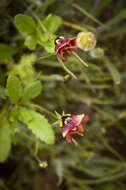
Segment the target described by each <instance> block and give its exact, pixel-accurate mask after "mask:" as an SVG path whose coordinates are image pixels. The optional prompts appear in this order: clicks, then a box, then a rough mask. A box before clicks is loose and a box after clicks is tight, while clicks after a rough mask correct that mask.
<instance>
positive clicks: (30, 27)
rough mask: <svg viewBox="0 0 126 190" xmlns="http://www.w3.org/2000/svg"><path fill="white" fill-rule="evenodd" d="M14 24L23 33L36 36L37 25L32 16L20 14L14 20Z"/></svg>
mask: <svg viewBox="0 0 126 190" xmlns="http://www.w3.org/2000/svg"><path fill="white" fill-rule="evenodd" d="M14 23H15V25H16V27H17V29H18V30H19V31H20V32H21V33H25V34H28V35H34V34H36V23H35V22H34V20H33V19H32V18H31V17H30V16H27V15H22V14H18V15H16V16H15V18H14Z"/></svg>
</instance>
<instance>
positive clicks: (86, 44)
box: [76, 32, 96, 51]
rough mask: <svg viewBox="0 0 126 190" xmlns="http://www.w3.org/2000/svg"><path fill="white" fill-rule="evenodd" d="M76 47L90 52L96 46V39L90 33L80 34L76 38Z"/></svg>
mask: <svg viewBox="0 0 126 190" xmlns="http://www.w3.org/2000/svg"><path fill="white" fill-rule="evenodd" d="M76 45H77V47H79V48H80V49H82V50H84V51H90V50H92V49H93V48H94V47H95V45H96V38H95V36H94V34H93V33H92V32H80V33H79V34H78V35H77V38H76Z"/></svg>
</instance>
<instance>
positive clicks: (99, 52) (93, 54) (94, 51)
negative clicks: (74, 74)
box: [90, 48, 104, 58]
mask: <svg viewBox="0 0 126 190" xmlns="http://www.w3.org/2000/svg"><path fill="white" fill-rule="evenodd" d="M90 56H91V57H93V58H101V57H102V56H104V50H103V49H102V48H94V49H92V50H91V51H90Z"/></svg>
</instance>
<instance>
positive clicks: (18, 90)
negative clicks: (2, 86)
mask: <svg viewBox="0 0 126 190" xmlns="http://www.w3.org/2000/svg"><path fill="white" fill-rule="evenodd" d="M7 89H8V96H9V98H10V101H11V103H12V104H16V103H17V102H18V100H19V99H20V97H21V95H22V87H21V82H20V80H19V78H18V77H16V76H9V77H8V79H7Z"/></svg>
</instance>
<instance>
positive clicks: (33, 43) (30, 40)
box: [24, 35, 37, 50]
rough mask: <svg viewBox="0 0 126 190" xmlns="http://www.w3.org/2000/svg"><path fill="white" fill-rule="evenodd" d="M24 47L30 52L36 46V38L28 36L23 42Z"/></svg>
mask: <svg viewBox="0 0 126 190" xmlns="http://www.w3.org/2000/svg"><path fill="white" fill-rule="evenodd" d="M24 45H25V46H26V47H27V48H29V49H30V50H34V49H35V48H36V45H37V38H36V37H35V36H33V35H31V36H28V37H27V38H26V40H25V42H24Z"/></svg>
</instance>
